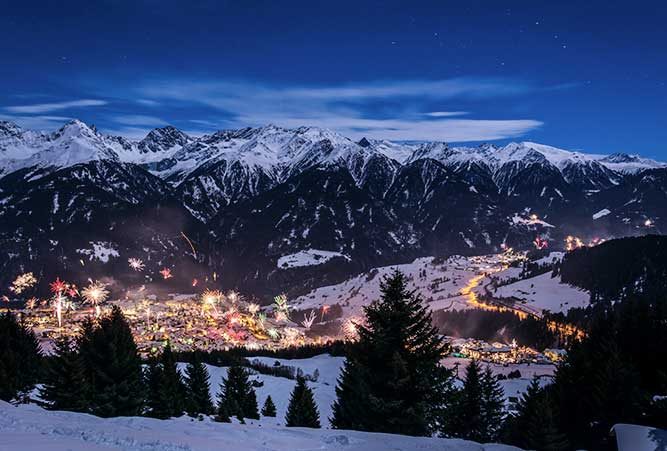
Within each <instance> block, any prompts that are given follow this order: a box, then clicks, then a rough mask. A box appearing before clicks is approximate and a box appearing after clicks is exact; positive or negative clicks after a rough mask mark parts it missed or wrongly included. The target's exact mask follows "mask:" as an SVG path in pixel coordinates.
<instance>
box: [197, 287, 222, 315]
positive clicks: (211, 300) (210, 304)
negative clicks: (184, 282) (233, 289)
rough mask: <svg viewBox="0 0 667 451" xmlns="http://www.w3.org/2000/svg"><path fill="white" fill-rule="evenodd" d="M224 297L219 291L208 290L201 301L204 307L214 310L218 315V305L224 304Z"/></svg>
mask: <svg viewBox="0 0 667 451" xmlns="http://www.w3.org/2000/svg"><path fill="white" fill-rule="evenodd" d="M223 297H224V295H223V294H222V293H221V292H219V291H218V290H206V291H204V292H203V293H202V295H201V301H202V304H203V305H204V307H206V308H212V309H213V311H214V312H215V313H216V314H217V313H218V308H217V305H218V304H219V303H220V302H222V299H223Z"/></svg>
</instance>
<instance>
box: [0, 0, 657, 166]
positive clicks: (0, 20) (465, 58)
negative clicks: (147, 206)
mask: <svg viewBox="0 0 667 451" xmlns="http://www.w3.org/2000/svg"><path fill="white" fill-rule="evenodd" d="M666 23H667V2H664V1H654V2H644V1H641V0H639V1H632V2H630V1H627V2H616V1H610V0H606V1H586V2H582V1H578V2H575V1H558V2H555V1H551V2H546V1H535V0H531V1H512V2H510V1H499V0H489V1H458V2H450V1H444V0H441V1H413V2H407V1H391V0H385V1H378V2H375V1H373V2H371V1H362V0H356V1H353V2H346V1H329V2H320V1H303V2H301V1H299V2H289V1H275V0H273V1H250V0H249V1H236V2H232V1H229V2H227V1H196V0H192V1H188V2H186V1H181V2H177V1H168V0H143V1H142V0H136V1H119V0H114V1H112V0H106V1H102V0H97V1H90V0H88V1H81V2H79V1H66V2H55V1H42V2H33V1H11V2H5V4H4V5H3V8H2V16H1V17H0V51H1V54H2V63H1V64H0V119H8V120H13V121H16V122H17V123H19V124H21V125H23V126H25V127H29V128H35V129H45V130H50V129H55V128H57V127H59V126H60V125H61V124H62V123H63V122H65V121H67V120H68V119H70V118H79V119H81V120H83V121H85V122H88V123H92V124H95V125H97V127H98V128H100V129H101V130H103V131H105V132H109V133H116V134H122V135H125V136H129V137H133V138H134V137H141V136H143V135H144V134H145V133H146V132H147V131H148V130H150V129H151V128H154V127H156V126H162V125H165V124H172V125H174V126H176V127H178V128H180V129H182V130H184V131H186V132H189V133H193V134H202V133H205V132H209V131H212V130H217V129H223V128H237V127H242V126H255V125H263V124H266V123H274V124H277V125H283V126H288V127H289V126H298V125H317V126H323V127H328V128H331V129H334V130H337V131H339V132H341V133H343V134H345V135H347V136H350V137H352V138H360V137H362V136H369V137H374V138H382V137H384V138H388V139H393V140H444V141H450V142H469V143H477V142H480V141H494V142H497V143H503V142H507V141H512V140H530V141H537V142H542V143H546V144H551V145H555V146H559V147H564V148H568V149H578V150H584V151H587V152H599V153H611V152H617V151H624V152H631V153H640V154H642V155H645V156H649V157H653V158H658V159H663V160H667V144H665V143H667V112H666V111H665V110H666V107H667V85H666V83H667V26H666V25H665V24H666Z"/></svg>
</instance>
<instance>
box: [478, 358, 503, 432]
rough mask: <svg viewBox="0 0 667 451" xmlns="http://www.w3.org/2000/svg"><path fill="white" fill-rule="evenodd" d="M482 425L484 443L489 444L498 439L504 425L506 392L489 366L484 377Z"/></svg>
mask: <svg viewBox="0 0 667 451" xmlns="http://www.w3.org/2000/svg"><path fill="white" fill-rule="evenodd" d="M481 383H482V424H483V425H484V433H483V439H482V442H484V443H489V442H494V441H496V440H497V439H498V435H499V434H500V429H501V427H502V423H503V416H504V414H503V407H504V397H505V396H504V392H503V389H502V387H501V386H500V383H499V382H498V377H497V376H496V375H494V374H493V371H491V368H490V367H489V366H487V367H486V369H485V370H484V374H483V375H482V380H481Z"/></svg>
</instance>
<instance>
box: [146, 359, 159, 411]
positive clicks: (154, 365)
mask: <svg viewBox="0 0 667 451" xmlns="http://www.w3.org/2000/svg"><path fill="white" fill-rule="evenodd" d="M161 382H162V367H161V366H160V362H159V361H158V358H157V357H156V356H151V357H150V358H149V360H148V364H147V365H146V369H145V371H144V386H145V387H146V415H147V416H149V417H156V418H157V417H158V416H157V414H156V412H160V410H162V406H161V397H160V383H161Z"/></svg>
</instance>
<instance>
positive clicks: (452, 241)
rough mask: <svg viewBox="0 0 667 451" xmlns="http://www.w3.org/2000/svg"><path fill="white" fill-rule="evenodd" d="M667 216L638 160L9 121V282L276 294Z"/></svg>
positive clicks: (649, 224) (662, 198)
mask: <svg viewBox="0 0 667 451" xmlns="http://www.w3.org/2000/svg"><path fill="white" fill-rule="evenodd" d="M665 217H667V164H665V163H661V162H658V161H655V160H651V159H647V158H642V157H640V156H638V155H628V154H621V153H614V154H610V155H597V154H586V153H582V152H576V151H567V150H563V149H558V148H555V147H551V146H546V145H543V144H537V143H531V142H521V143H510V144H507V145H504V146H496V145H493V144H483V145H480V146H477V147H460V146H452V145H449V144H447V143H442V142H428V143H417V144H415V143H412V144H404V143H394V142H390V141H381V140H371V139H366V138H364V139H361V140H360V141H358V142H355V141H352V140H350V139H348V138H346V137H344V136H341V135H340V134H338V133H335V132H333V131H330V130H326V129H321V128H316V127H300V128H296V129H285V128H281V127H277V126H274V125H268V126H265V127H258V128H243V129H238V130H221V131H218V132H215V133H212V134H208V135H204V136H200V137H193V136H188V135H187V134H186V133H183V132H182V131H180V130H178V129H176V128H174V127H171V126H169V127H164V128H158V129H155V130H153V131H151V132H150V133H148V135H147V136H146V137H145V138H144V139H142V140H139V141H133V140H129V139H126V138H124V137H118V136H110V135H107V134H104V133H101V132H99V131H98V130H97V129H96V128H95V127H94V126H89V125H86V124H85V123H83V122H81V121H78V120H74V121H71V122H69V123H67V124H65V125H64V126H63V127H62V128H60V129H59V130H57V131H55V132H52V133H45V132H36V131H30V130H24V129H22V128H20V127H19V126H17V125H16V124H13V123H11V122H6V121H5V122H2V121H0V243H1V246H0V284H1V286H8V284H9V283H11V281H12V280H13V279H14V278H15V277H16V276H17V275H18V274H20V273H22V272H25V271H33V272H34V273H35V274H36V275H38V276H39V277H42V278H52V277H53V278H55V277H56V276H60V277H70V278H73V279H80V278H82V277H85V278H89V277H90V278H105V280H108V281H109V282H110V283H111V284H112V286H113V287H115V288H117V289H121V288H123V289H125V288H129V287H135V286H141V285H145V284H155V285H157V284H159V285H160V286H162V287H166V288H167V289H170V290H177V289H178V290H183V289H185V288H187V287H192V285H200V284H201V285H204V284H206V285H221V286H224V287H236V288H238V289H240V290H243V291H244V292H246V293H249V294H253V295H256V296H258V297H259V298H260V299H262V300H265V299H270V297H271V296H272V295H275V294H278V293H280V292H283V291H284V292H286V293H288V294H289V295H297V294H301V293H303V292H306V291H308V290H309V289H311V288H313V287H316V286H321V285H323V284H329V283H337V282H339V281H340V280H342V279H343V278H345V277H347V276H349V275H351V274H356V273H359V272H362V271H364V270H367V269H369V268H371V267H375V266H381V265H387V264H395V263H400V262H406V261H409V260H411V259H414V258H416V257H420V256H428V255H439V256H445V255H452V254H464V255H473V254H482V253H489V252H497V251H499V250H500V249H501V248H502V247H504V246H515V247H521V248H528V247H530V246H532V242H533V240H534V239H535V238H536V237H540V238H542V239H543V240H545V242H548V243H549V246H550V247H552V248H555V249H562V248H563V240H564V239H565V237H566V236H568V235H574V236H578V237H580V238H581V239H582V241H583V242H587V241H589V240H593V239H596V238H609V237H615V236H628V235H641V234H645V233H659V232H660V228H661V227H662V225H661V224H662V220H663V218H665ZM130 258H133V259H141V260H142V262H143V264H144V266H145V267H144V268H143V269H142V270H141V271H137V270H136V268H135V269H133V268H130V267H129V266H128V259H130ZM164 268H167V269H170V270H171V272H172V273H171V275H172V277H169V278H167V279H165V277H164V276H162V275H161V274H160V273H158V271H159V270H161V269H164ZM84 280H85V279H84Z"/></svg>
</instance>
